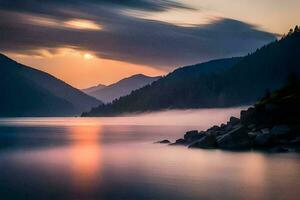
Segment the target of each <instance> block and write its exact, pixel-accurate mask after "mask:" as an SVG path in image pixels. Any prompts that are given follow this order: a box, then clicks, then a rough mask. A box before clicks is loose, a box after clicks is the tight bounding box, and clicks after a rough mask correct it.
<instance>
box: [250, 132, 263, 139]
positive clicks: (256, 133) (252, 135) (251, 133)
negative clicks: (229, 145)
mask: <svg viewBox="0 0 300 200" xmlns="http://www.w3.org/2000/svg"><path fill="white" fill-rule="evenodd" d="M260 133H261V132H260V131H251V132H248V136H249V137H250V138H255V137H256V136H257V135H258V134H260Z"/></svg>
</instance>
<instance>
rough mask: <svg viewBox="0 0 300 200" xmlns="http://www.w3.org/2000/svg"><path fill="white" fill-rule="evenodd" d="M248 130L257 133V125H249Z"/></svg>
mask: <svg viewBox="0 0 300 200" xmlns="http://www.w3.org/2000/svg"><path fill="white" fill-rule="evenodd" d="M247 128H248V129H249V130H251V131H255V130H256V125H255V124H249V125H248V126H247Z"/></svg>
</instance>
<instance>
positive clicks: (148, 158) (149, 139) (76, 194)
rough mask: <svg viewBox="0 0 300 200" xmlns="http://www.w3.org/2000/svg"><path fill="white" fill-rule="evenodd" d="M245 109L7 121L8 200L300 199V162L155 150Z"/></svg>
mask: <svg viewBox="0 0 300 200" xmlns="http://www.w3.org/2000/svg"><path fill="white" fill-rule="evenodd" d="M238 113H239V109H227V110H221V109H220V110H198V111H180V112H177V111H169V112H162V113H152V114H145V115H140V116H130V117H118V118H94V119H89V118H87V119H81V118H15V119H0V199H1V200H6V199H18V200H19V199H21V200H22V199H51V200H52V199H63V200H68V199H71V200H77V199H78V200H93V199H99V200H102V199H103V200H113V199H120V200H123V199H124V200H127V199H128V200H143V199H153V200H159V199H164V200H173V199H174V200H176V199H183V200H190V199H191V200H193V199H195V200H196V199H197V200H201V199H203V200H210V199H212V200H220V199H228V200H235V199H242V200H253V199H255V200H262V199H264V200H268V199H269V200H276V199H278V200H279V199H280V200H282V199H285V200H286V199H288V200H289V199H291V200H292V199H295V200H296V199H297V200H298V199H299V196H300V190H299V186H300V156H299V155H297V154H276V155H275V154H273V155H271V154H263V153H256V152H248V153H234V152H223V151H219V150H210V151H207V150H190V149H186V148H184V147H170V146H165V145H160V144H153V142H154V141H157V140H161V139H165V138H168V139H171V140H174V139H176V138H179V137H180V136H182V135H183V133H184V132H185V131H187V130H190V129H195V128H197V129H205V128H207V127H209V126H211V125H213V124H215V123H221V122H225V121H226V119H227V117H229V116H231V115H235V116H238Z"/></svg>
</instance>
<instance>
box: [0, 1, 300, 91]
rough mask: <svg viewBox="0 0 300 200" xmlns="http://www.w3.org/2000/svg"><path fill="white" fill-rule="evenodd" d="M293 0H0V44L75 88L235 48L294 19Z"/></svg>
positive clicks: (299, 4)
mask: <svg viewBox="0 0 300 200" xmlns="http://www.w3.org/2000/svg"><path fill="white" fill-rule="evenodd" d="M299 8H300V1H299V0H285V1H283V0H188V1H187V0H185V1H183V0H13V1H12V0H0V52H1V53H4V54H6V55H8V56H9V57H11V58H13V59H15V60H17V61H18V62H21V63H23V64H26V65H28V66H31V67H34V68H37V69H40V70H43V71H46V72H48V73H50V74H52V75H54V76H56V77H58V78H59V79H62V80H63V81H65V82H67V83H69V84H71V85H72V86H74V87H77V88H86V87H89V86H93V85H97V84H100V83H101V84H111V83H114V82H116V81H118V80H120V79H122V78H125V77H128V76H130V75H133V74H138V73H143V74H146V75H149V76H157V75H164V74H166V73H168V72H170V71H173V70H174V69H176V68H177V67H181V66H185V65H190V64H195V63H199V62H205V61H208V60H211V59H217V58H223V57H232V56H242V55H246V54H247V53H249V52H252V51H254V50H256V49H257V48H259V47H261V46H262V45H264V44H266V43H269V42H271V41H273V40H275V39H276V38H278V37H280V36H281V35H283V34H284V33H286V32H288V30H289V29H290V28H292V27H294V26H295V25H296V24H300V12H299Z"/></svg>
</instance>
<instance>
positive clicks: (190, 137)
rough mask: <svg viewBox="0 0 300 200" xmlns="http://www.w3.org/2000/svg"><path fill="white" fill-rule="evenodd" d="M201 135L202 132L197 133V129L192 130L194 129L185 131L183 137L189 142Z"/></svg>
mask: <svg viewBox="0 0 300 200" xmlns="http://www.w3.org/2000/svg"><path fill="white" fill-rule="evenodd" d="M203 136H204V134H203V132H201V133H199V132H198V131H196V130H194V131H188V132H186V134H185V135H184V139H185V140H186V141H187V142H189V143H190V142H193V141H195V140H199V139H201V138H202V137H203Z"/></svg>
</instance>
